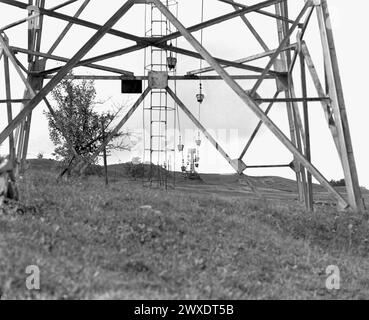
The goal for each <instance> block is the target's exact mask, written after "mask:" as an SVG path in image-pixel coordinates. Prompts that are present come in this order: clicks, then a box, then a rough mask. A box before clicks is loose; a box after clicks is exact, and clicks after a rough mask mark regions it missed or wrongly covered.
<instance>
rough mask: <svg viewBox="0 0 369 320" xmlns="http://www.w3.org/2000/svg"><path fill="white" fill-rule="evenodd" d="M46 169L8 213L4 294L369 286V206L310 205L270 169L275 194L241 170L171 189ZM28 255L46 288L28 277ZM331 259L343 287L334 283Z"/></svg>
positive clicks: (197, 295) (218, 295) (229, 294)
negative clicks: (351, 209)
mask: <svg viewBox="0 0 369 320" xmlns="http://www.w3.org/2000/svg"><path fill="white" fill-rule="evenodd" d="M43 168H45V166H43ZM39 169H40V168H38V167H37V166H34V168H31V169H30V170H29V171H28V173H27V174H26V175H25V177H24V178H23V180H22V182H21V184H20V188H21V194H22V199H21V204H9V205H8V206H7V207H6V208H5V210H3V211H2V212H1V213H0V295H1V296H2V298H3V299H25V298H26V299H334V298H338V299H366V298H369V259H368V255H369V224H368V217H367V216H366V215H363V216H354V215H352V214H347V213H346V214H342V213H338V212H337V211H336V210H335V208H334V207H332V206H327V205H321V206H319V207H318V209H317V212H315V213H314V214H310V213H307V212H305V211H304V210H303V208H301V207H300V206H299V205H298V204H297V203H296V199H295V198H296V196H295V194H294V193H293V192H291V190H289V189H288V190H287V189H286V186H288V185H290V182H288V181H285V182H283V186H281V183H282V182H281V181H284V180H283V179H279V180H278V181H279V182H280V183H279V184H277V183H276V184H275V186H274V187H275V188H271V184H270V181H271V180H270V179H271V178H269V191H270V192H269V193H268V192H267V191H268V190H267V188H265V190H264V189H263V186H262V182H263V181H264V180H262V179H260V180H259V182H260V185H259V187H260V190H262V191H263V190H264V191H265V194H267V195H268V196H269V195H270V197H268V196H266V197H262V198H257V197H255V196H254V198H252V197H248V196H247V194H250V191H247V190H246V188H244V187H243V186H242V185H240V184H239V183H237V181H234V180H232V178H231V177H228V180H227V179H226V178H224V179H223V182H220V181H218V180H217V179H216V178H214V176H213V177H212V181H210V180H211V179H210V178H211V177H205V178H204V183H202V184H201V185H190V184H188V185H186V184H185V183H182V184H179V187H178V189H176V190H170V191H168V192H165V191H160V190H153V189H146V188H143V187H142V185H141V183H140V182H134V181H130V180H128V179H127V178H124V177H117V176H116V177H115V179H114V182H112V183H111V185H110V186H108V187H105V185H104V184H103V181H102V179H100V178H98V177H89V178H85V179H83V180H73V181H67V182H65V181H64V182H60V183H56V181H55V174H56V172H55V170H54V169H53V168H52V166H51V165H50V168H48V170H46V171H45V170H44V173H43V174H42V175H40V171H39ZM264 179H266V178H264ZM273 181H277V180H273ZM282 189H284V190H282ZM226 190H228V193H227V192H223V191H226ZM275 190H277V191H278V192H279V193H278V192H277V191H275ZM317 190H318V191H319V190H320V189H317ZM288 192H289V193H288ZM287 194H288V195H289V197H287ZM278 197H279V198H278ZM321 197H322V198H324V196H321ZM250 199H251V200H250ZM282 199H286V201H282ZM28 265H37V266H39V268H40V270H41V290H40V291H28V290H27V289H26V287H25V279H26V277H27V275H26V274H25V269H26V267H27V266H28ZM329 265H337V266H338V267H339V268H340V271H341V279H342V280H341V289H340V290H339V291H334V292H332V291H328V290H327V289H326V288H325V282H326V278H327V275H326V274H325V270H326V268H327V267H328V266H329Z"/></svg>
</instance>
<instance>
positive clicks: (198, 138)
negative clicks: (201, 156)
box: [195, 131, 201, 147]
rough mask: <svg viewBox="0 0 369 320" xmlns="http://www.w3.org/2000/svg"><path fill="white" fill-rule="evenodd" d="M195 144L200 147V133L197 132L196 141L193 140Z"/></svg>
mask: <svg viewBox="0 0 369 320" xmlns="http://www.w3.org/2000/svg"><path fill="white" fill-rule="evenodd" d="M195 142H196V145H197V146H198V147H201V137H200V131H199V132H198V134H197V139H196V140H195Z"/></svg>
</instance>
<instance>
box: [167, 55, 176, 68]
mask: <svg viewBox="0 0 369 320" xmlns="http://www.w3.org/2000/svg"><path fill="white" fill-rule="evenodd" d="M167 65H168V68H169V70H170V71H173V70H175V69H176V67H177V58H176V57H173V56H172V54H170V56H169V57H168V58H167Z"/></svg>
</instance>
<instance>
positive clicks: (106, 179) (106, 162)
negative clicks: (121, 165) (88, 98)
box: [101, 119, 109, 185]
mask: <svg viewBox="0 0 369 320" xmlns="http://www.w3.org/2000/svg"><path fill="white" fill-rule="evenodd" d="M101 130H102V140H103V145H104V149H103V158H104V175H105V185H108V184H109V177H108V157H107V153H106V143H105V139H106V138H105V121H104V119H103V120H102V121H101Z"/></svg>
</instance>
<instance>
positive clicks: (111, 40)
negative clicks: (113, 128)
mask: <svg viewBox="0 0 369 320" xmlns="http://www.w3.org/2000/svg"><path fill="white" fill-rule="evenodd" d="M24 2H25V1H24ZM61 2H62V1H56V0H46V4H47V8H51V7H53V6H55V5H57V4H59V3H61ZM81 2H82V1H78V2H77V4H73V5H71V6H69V7H68V8H65V9H62V10H61V12H63V13H66V14H70V15H72V14H73V13H74V12H75V11H76V10H77V8H78V6H79V5H80V4H81ZM238 2H240V3H244V4H248V5H249V4H253V3H256V2H259V1H246V0H238ZM200 3H201V1H200V0H179V18H180V20H181V21H182V22H183V23H184V25H185V26H191V25H193V24H196V23H198V22H200ZM289 3H290V11H291V17H292V18H294V17H296V16H297V14H298V12H299V10H301V8H302V6H303V3H304V1H303V0H294V1H289ZM121 4H122V1H118V0H113V1H102V0H92V1H91V4H90V5H89V7H87V9H86V10H85V12H84V13H83V14H82V15H81V18H82V19H88V20H91V21H94V22H96V23H99V24H103V23H104V22H105V21H106V19H107V18H109V17H110V16H111V15H112V14H113V13H114V12H115V11H116V10H117V8H118V7H119V6H120V5H121ZM329 5H330V11H331V16H332V24H333V28H334V34H335V40H336V47H337V52H338V57H339V63H340V68H341V76H342V81H343V87H344V93H345V98H346V105H347V110H348V116H349V120H350V126H351V134H352V139H353V145H354V151H355V155H356V161H357V166H358V171H359V177H360V182H361V184H362V185H365V186H366V187H369V170H368V169H367V167H366V166H367V164H368V163H369V152H368V142H367V139H368V137H369V128H368V125H367V119H368V116H369V111H368V106H367V104H368V102H367V99H366V93H367V91H368V89H367V81H366V79H365V75H367V74H369V66H368V64H367V63H366V61H367V56H366V55H367V51H368V42H367V41H366V33H367V12H368V9H369V3H368V1H365V0H355V6H348V5H347V3H346V2H344V1H341V0H330V1H329ZM232 10H233V9H232V7H231V6H229V5H227V4H225V3H220V2H218V1H217V0H205V19H210V18H213V17H215V16H217V15H220V14H225V13H228V12H231V11H232ZM26 14H27V12H26V11H25V10H21V9H16V8H10V7H9V6H6V5H4V4H0V16H1V20H0V21H1V22H0V23H1V26H3V25H6V24H8V23H10V22H13V21H16V20H18V19H21V18H23V17H25V16H26ZM248 17H249V19H250V21H251V22H252V23H253V24H254V25H255V28H256V29H257V30H258V31H259V33H260V34H261V35H262V36H263V38H264V39H265V41H266V42H267V44H268V46H269V47H270V48H271V49H273V48H275V47H276V46H277V32H276V24H275V21H274V20H273V19H272V18H269V17H264V16H260V15H258V14H250V15H249V16H248ZM144 21H145V18H144V5H136V6H135V7H134V8H132V9H131V10H130V11H129V13H128V14H127V15H126V16H124V17H123V19H122V20H121V21H120V22H119V23H118V24H117V25H116V26H115V28H116V29H120V30H122V31H126V32H130V33H134V34H136V35H139V36H143V35H144ZM316 25H317V22H316V18H315V15H314V16H313V19H312V21H311V27H310V28H309V30H308V32H307V34H306V42H307V45H308V47H309V49H310V51H311V53H312V56H313V59H314V62H315V64H316V67H317V68H318V70H319V74H320V75H321V80H323V77H322V56H321V49H320V48H321V47H320V39H319V34H318V32H317V28H316ZM64 26H65V23H64V22H59V21H58V20H56V19H53V18H46V19H45V31H44V38H43V43H42V51H43V52H46V51H47V50H48V49H49V47H50V45H51V44H52V42H53V40H54V39H55V38H56V36H57V35H58V34H59V33H60V31H61V30H62V29H63V27H64ZM93 33H94V32H93V31H91V30H89V29H86V28H83V27H78V26H76V27H73V28H72V29H71V31H70V33H69V34H68V36H67V37H66V38H65V40H64V41H63V42H62V44H61V45H60V47H59V48H58V49H57V50H56V51H55V54H56V55H60V56H63V57H71V56H72V55H73V53H74V52H75V51H76V50H78V48H80V47H81V46H82V44H84V43H85V42H86V41H87V39H88V38H89V37H91V36H92V35H93ZM7 35H8V37H9V38H10V43H11V45H13V46H20V47H26V43H27V26H26V25H25V24H23V25H21V26H18V27H16V28H14V29H13V30H9V31H8V32H7ZM195 35H196V36H197V37H198V36H199V34H198V33H196V34H195ZM294 37H295V36H293V37H292V41H294V39H295V38H294ZM132 44H133V43H132V42H130V41H125V40H122V39H120V38H117V37H114V36H110V35H108V36H106V37H105V38H104V39H103V40H102V41H101V42H100V43H99V44H97V45H96V46H95V48H94V49H93V50H92V51H91V52H90V53H89V54H88V55H87V57H92V56H95V55H98V54H101V53H106V52H109V51H112V50H115V49H121V48H124V47H126V46H130V45H132ZM178 45H179V46H180V47H183V48H187V49H192V48H191V46H190V45H188V44H187V43H186V41H185V40H184V39H180V40H179V43H178ZM204 46H205V47H206V48H207V49H208V50H209V51H210V52H211V53H212V54H213V55H214V56H217V57H222V58H224V59H228V60H233V59H234V60H235V59H239V58H244V57H247V56H250V55H253V54H256V53H260V52H262V49H261V47H260V46H259V45H258V43H257V42H256V41H255V39H254V38H253V36H252V35H251V33H250V32H249V31H248V30H247V28H246V27H245V25H244V24H243V22H242V21H241V20H240V19H239V18H236V19H233V20H232V21H227V22H226V23H223V24H221V25H218V26H215V27H211V28H209V29H206V31H205V33H204ZM19 59H20V60H21V61H22V62H24V63H25V60H24V57H23V56H22V55H20V54H19ZM143 60H144V58H143V52H140V53H135V54H129V55H127V56H123V57H118V58H115V59H111V60H109V61H106V62H104V64H106V65H109V66H115V67H119V68H121V69H126V70H129V71H132V72H134V73H135V74H136V75H142V74H143ZM267 63H268V60H267V59H263V60H260V61H259V62H256V63H253V64H254V65H256V66H261V67H263V66H265V65H266V64H267ZM55 65H58V64H55V62H52V61H50V62H49V64H48V67H53V66H55ZM205 65H206V64H205ZM198 67H199V61H198V60H196V59H192V58H188V57H183V56H179V57H178V74H185V73H186V72H187V71H189V70H192V69H197V68H198ZM228 70H229V72H230V73H232V74H237V73H238V74H242V72H239V71H237V70H233V69H228ZM93 73H95V74H103V73H102V72H94V71H93V70H88V69H83V68H82V69H78V70H76V71H75V74H93ZM0 74H1V75H3V64H2V63H1V64H0ZM3 78H4V77H3V76H0V99H4V97H5V91H4V82H3ZM12 80H13V84H14V87H13V90H12V93H13V97H14V98H20V97H21V96H22V94H23V87H22V85H21V82H20V81H19V79H18V78H17V76H16V74H15V72H14V70H12ZM310 82H311V81H310V79H309V95H310V96H313V97H315V96H317V94H316V92H315V90H314V88H313V87H312V85H311V83H310ZM240 84H241V85H242V86H243V87H244V88H245V89H250V88H251V87H252V85H253V82H251V81H242V82H240ZM296 87H297V90H296V91H297V93H298V95H299V93H300V88H299V87H300V84H299V82H298V81H297V82H296ZM96 88H97V91H98V97H99V99H101V100H105V99H108V98H109V99H110V100H109V101H108V102H107V103H106V104H105V105H104V106H100V107H99V109H98V110H99V111H104V110H107V109H109V108H111V106H112V104H113V103H118V104H120V103H123V104H125V105H128V106H129V105H130V104H131V103H132V102H134V101H135V99H137V96H127V95H122V94H121V93H120V82H118V81H116V82H114V81H109V82H102V81H99V82H96ZM204 90H205V95H206V99H205V102H204V104H203V106H202V112H201V120H202V122H203V123H204V124H205V125H206V126H207V127H208V128H209V129H210V131H211V132H212V133H213V134H214V136H215V137H216V138H217V139H218V140H219V142H220V144H221V145H222V146H224V148H225V149H226V150H227V151H228V152H229V153H230V155H231V156H232V157H233V158H237V157H238V155H239V154H240V152H241V150H242V148H243V146H244V145H245V143H246V141H247V139H248V136H249V135H250V134H251V132H252V131H253V129H254V127H255V125H256V124H257V119H256V117H255V116H254V114H253V113H252V112H251V111H250V110H249V109H248V107H247V106H245V105H244V104H243V103H242V101H240V99H239V98H238V97H237V96H236V95H235V94H234V93H233V92H232V90H230V89H229V88H228V87H227V86H226V85H225V84H224V83H222V82H221V81H216V82H205V83H204ZM197 91H198V82H181V83H178V95H179V97H180V98H181V99H182V100H183V101H184V103H185V104H186V105H187V106H188V107H189V108H190V109H191V110H192V111H193V113H194V114H197V103H196V99H195V95H196V93H197ZM274 93H275V82H274V81H271V80H267V81H266V83H265V84H264V85H263V86H262V87H261V89H260V90H259V94H260V95H262V96H263V97H272V96H273V95H274ZM262 107H263V108H265V106H264V105H263V106H262ZM15 109H16V110H18V109H19V107H18V106H16V108H15ZM43 109H44V106H43V105H40V106H39V107H38V108H37V109H36V111H35V113H34V115H35V116H34V117H33V121H34V122H33V127H32V133H31V143H30V148H29V155H28V157H29V158H34V157H35V156H36V155H37V154H38V153H39V152H43V153H44V154H45V156H46V157H50V156H51V153H52V151H53V145H52V144H51V142H50V141H49V138H48V129H47V122H46V120H45V117H44V116H43ZM2 110H3V113H2V116H1V118H0V125H1V128H4V126H5V122H6V117H5V105H2ZM310 110H311V111H310V116H311V117H310V121H311V126H312V128H311V130H312V137H311V138H312V145H313V147H312V157H313V163H314V164H315V165H316V166H317V167H318V168H319V169H320V171H321V172H322V173H323V174H325V175H326V177H327V178H328V179H332V178H334V179H339V178H342V177H343V174H342V170H341V169H340V163H339V160H338V157H337V153H336V151H335V148H334V145H333V141H332V137H331V135H330V132H329V129H328V127H327V124H326V122H325V118H324V114H323V112H322V108H321V107H320V105H319V104H318V103H313V104H311V107H310ZM270 117H271V118H272V119H273V120H274V121H275V123H277V124H278V125H280V127H281V128H282V129H283V130H284V132H285V133H286V134H287V135H288V123H287V113H286V107H285V106H284V105H276V106H275V108H274V109H273V111H272V112H271V113H270ZM180 119H181V127H182V129H183V135H185V131H186V130H187V131H186V132H187V134H186V140H185V141H184V142H185V145H186V149H187V148H189V147H192V146H194V137H193V135H194V133H193V132H195V131H189V130H194V126H193V125H192V124H191V122H189V121H188V119H186V117H185V116H184V115H183V113H182V114H181V115H180ZM141 127H142V111H141V110H140V111H138V112H137V113H136V114H135V116H134V117H132V119H131V120H130V121H129V123H128V124H127V129H130V130H137V129H139V128H141ZM188 132H191V133H190V134H189V133H188ZM141 147H142V146H141V144H138V145H137V147H136V148H135V149H134V150H133V151H132V152H131V153H128V152H126V153H119V154H118V153H114V154H113V156H112V158H111V159H110V162H125V161H129V160H130V159H132V157H134V156H140V157H142V150H141V149H142V148H141ZM5 151H6V146H5V145H3V146H2V148H1V152H2V153H4V152H5ZM200 157H201V163H200V171H201V172H217V173H231V172H232V168H230V167H229V165H228V164H227V162H226V161H225V160H224V159H223V158H222V157H221V156H219V155H218V154H217V152H216V151H215V150H214V149H213V148H212V146H211V145H210V144H209V143H206V142H205V141H204V143H203V144H202V147H201V149H200ZM290 161H292V156H291V155H290V154H289V152H288V151H286V149H285V148H284V146H283V145H281V144H280V143H279V142H278V140H277V139H276V138H275V137H274V136H273V135H272V134H271V133H270V132H269V131H268V130H267V129H266V128H263V129H262V130H261V131H260V134H259V135H258V138H257V139H256V140H255V144H254V145H253V146H252V148H251V149H250V150H249V153H248V154H247V156H246V158H245V162H246V163H247V164H249V165H255V164H271V163H275V164H285V163H289V162H290ZM179 165H180V157H179V155H177V167H178V166H179ZM246 173H247V174H250V175H282V176H286V177H291V178H292V177H293V176H294V175H293V172H291V170H289V169H283V170H263V171H259V170H250V171H247V172H246Z"/></svg>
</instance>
